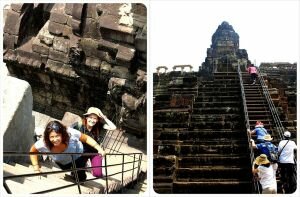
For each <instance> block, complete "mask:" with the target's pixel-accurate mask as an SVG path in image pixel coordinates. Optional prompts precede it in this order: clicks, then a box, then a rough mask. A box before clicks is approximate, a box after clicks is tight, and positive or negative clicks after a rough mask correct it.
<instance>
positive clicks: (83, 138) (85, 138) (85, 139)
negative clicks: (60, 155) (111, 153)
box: [79, 133, 105, 156]
mask: <svg viewBox="0 0 300 197" xmlns="http://www.w3.org/2000/svg"><path fill="white" fill-rule="evenodd" d="M79 140H80V141H81V142H84V143H86V144H88V145H90V146H91V147H93V148H94V149H96V150H97V151H98V153H99V154H101V155H102V156H105V151H104V150H103V149H102V148H101V146H100V145H99V144H98V143H97V142H96V141H95V140H94V139H93V138H91V137H90V136H88V135H85V134H83V133H82V134H81V136H80V138H79Z"/></svg>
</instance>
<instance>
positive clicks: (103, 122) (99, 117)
mask: <svg viewBox="0 0 300 197" xmlns="http://www.w3.org/2000/svg"><path fill="white" fill-rule="evenodd" d="M83 116H84V117H83V119H82V120H81V121H79V122H75V123H74V124H72V125H71V127H72V128H74V129H76V130H79V131H80V132H82V133H84V134H86V135H88V136H90V137H92V138H93V139H94V140H95V141H96V142H98V143H99V144H101V143H102V141H103V138H104V135H105V132H104V130H103V129H106V130H115V129H116V126H115V125H114V123H112V122H111V121H110V120H109V119H108V118H107V117H106V116H105V115H104V114H103V113H102V112H101V110H100V109H98V108H96V107H90V108H89V109H88V111H87V113H85V114H83ZM102 128H103V129H102ZM83 152H84V153H97V150H96V149H95V148H94V147H91V146H89V145H87V144H83ZM84 159H85V160H86V162H87V161H88V159H90V161H91V166H92V167H95V168H92V174H93V176H95V177H102V168H101V167H97V168H96V166H101V165H102V157H101V156H100V155H91V156H84Z"/></svg>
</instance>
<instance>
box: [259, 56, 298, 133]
mask: <svg viewBox="0 0 300 197" xmlns="http://www.w3.org/2000/svg"><path fill="white" fill-rule="evenodd" d="M259 68H260V71H261V73H264V74H266V79H267V82H268V87H269V92H270V95H271V98H272V100H273V102H274V104H275V105H276V107H277V110H278V112H279V115H280V119H281V120H282V123H283V125H284V126H285V127H286V128H287V129H289V130H290V131H292V132H294V133H295V134H296V126H297V64H296V63H293V64H292V63H288V62H274V63H267V62H264V63H261V65H260V67H259Z"/></svg>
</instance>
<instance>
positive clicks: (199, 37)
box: [148, 0, 300, 72]
mask: <svg viewBox="0 0 300 197" xmlns="http://www.w3.org/2000/svg"><path fill="white" fill-rule="evenodd" d="M149 10H150V20H149V21H150V25H149V26H148V27H149V30H150V31H149V34H150V37H149V39H150V65H151V66H150V68H151V71H152V72H153V71H155V68H156V67H157V66H168V67H170V68H169V71H171V70H172V69H171V67H172V66H173V65H179V64H190V65H192V66H193V67H194V70H198V67H199V66H200V65H201V64H202V62H204V61H205V57H206V50H207V48H209V47H210V45H211V38H212V35H213V33H214V32H215V31H216V29H217V28H218V26H219V25H220V24H221V23H222V22H223V21H227V22H228V23H229V24H230V25H232V26H233V29H234V30H235V32H236V33H238V35H239V37H240V39H239V43H240V49H246V50H247V52H248V57H249V59H250V60H251V61H252V62H253V63H256V65H257V66H258V65H259V64H260V63H261V62H290V63H294V62H298V63H299V36H300V34H299V25H300V22H299V13H300V12H299V10H300V9H299V1H298V0H277V1H275V0H264V1H258V0H252V1H237V0H235V1H227V0H223V1H214V0H210V1H203V0H198V1H187V0H185V1H183V0H181V1H151V3H150V9H149Z"/></svg>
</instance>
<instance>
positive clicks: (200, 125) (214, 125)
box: [190, 121, 243, 129]
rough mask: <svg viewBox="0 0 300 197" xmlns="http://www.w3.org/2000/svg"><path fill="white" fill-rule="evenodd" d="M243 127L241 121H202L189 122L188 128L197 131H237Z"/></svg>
mask: <svg viewBox="0 0 300 197" xmlns="http://www.w3.org/2000/svg"><path fill="white" fill-rule="evenodd" d="M242 125H243V122H242V121H226V122H224V121H202V122H191V123H190V128H197V129H237V128H241V126H242Z"/></svg>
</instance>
